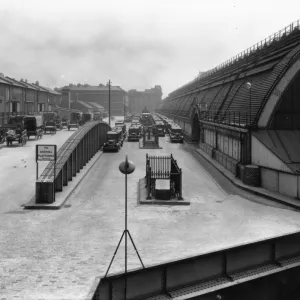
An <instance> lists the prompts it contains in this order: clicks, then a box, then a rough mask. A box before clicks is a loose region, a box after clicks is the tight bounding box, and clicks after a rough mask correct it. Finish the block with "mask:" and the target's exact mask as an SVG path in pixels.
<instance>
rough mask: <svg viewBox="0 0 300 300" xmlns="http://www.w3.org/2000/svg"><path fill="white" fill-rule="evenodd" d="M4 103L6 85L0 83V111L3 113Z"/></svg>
mask: <svg viewBox="0 0 300 300" xmlns="http://www.w3.org/2000/svg"><path fill="white" fill-rule="evenodd" d="M5 103H6V85H5V84H0V113H3V112H4V111H5V110H4V109H5Z"/></svg>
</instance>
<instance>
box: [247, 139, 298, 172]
mask: <svg viewBox="0 0 300 300" xmlns="http://www.w3.org/2000/svg"><path fill="white" fill-rule="evenodd" d="M251 153H252V158H251V162H252V164H254V165H258V166H264V167H266V168H270V169H275V170H279V171H283V172H288V173H293V172H292V171H291V169H290V168H289V167H288V166H287V165H286V164H285V163H284V162H283V161H281V160H280V159H279V158H278V157H277V156H275V154H273V152H271V151H270V150H269V149H268V148H267V147H266V146H265V145H264V144H262V143H261V142H260V141H259V140H258V139H257V138H256V137H255V136H253V135H252V139H251Z"/></svg>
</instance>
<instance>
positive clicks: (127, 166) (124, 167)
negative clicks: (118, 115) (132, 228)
mask: <svg viewBox="0 0 300 300" xmlns="http://www.w3.org/2000/svg"><path fill="white" fill-rule="evenodd" d="M119 170H120V172H121V173H123V174H125V230H124V231H123V234H122V236H121V238H120V241H119V244H118V246H117V249H116V251H115V253H114V255H113V258H112V260H111V262H110V264H109V267H108V269H107V271H106V274H105V277H106V276H107V274H108V271H109V269H110V267H111V265H112V263H113V260H114V258H115V256H116V254H117V251H118V249H119V246H120V244H121V242H122V239H123V236H124V235H125V286H124V295H125V300H126V299H127V235H128V236H129V237H130V240H131V242H132V245H133V247H134V249H135V252H136V253H137V255H138V257H139V260H140V262H141V264H142V266H143V268H145V266H144V264H143V262H142V259H141V257H140V255H139V253H138V251H137V249H136V247H135V244H134V242H133V239H132V237H131V234H130V232H129V230H128V229H127V175H128V174H131V173H133V172H134V170H135V165H134V164H133V162H131V161H129V160H128V158H127V155H126V158H125V161H123V162H121V163H120V165H119ZM105 277H104V278H105Z"/></svg>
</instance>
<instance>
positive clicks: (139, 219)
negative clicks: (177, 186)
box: [0, 138, 300, 300]
mask: <svg viewBox="0 0 300 300" xmlns="http://www.w3.org/2000/svg"><path fill="white" fill-rule="evenodd" d="M161 145H162V146H163V149H161V150H143V149H139V148H138V143H128V142H125V143H124V146H123V148H122V149H121V151H120V152H119V153H104V154H103V155H102V156H101V158H100V159H99V160H98V161H97V163H96V164H95V166H94V168H93V169H92V170H91V171H90V172H89V173H88V175H87V176H86V177H85V178H84V180H83V181H82V183H81V184H80V185H79V186H78V188H77V189H76V190H75V192H74V193H73V194H72V195H71V197H70V198H69V200H68V203H67V204H68V205H69V206H68V207H67V208H63V209H61V210H58V211H28V210H26V211H23V210H21V209H18V210H16V211H12V212H9V213H6V214H2V215H1V220H0V241H1V242H0V243H1V244H0V252H1V256H0V295H1V299H9V300H10V299H24V300H32V299H34V300H37V299H46V300H50V299H51V300H53V299H60V300H61V299H72V300H77V299H78V300H79V299H80V300H81V299H86V296H87V294H88V293H89V292H90V288H91V286H92V284H93V282H94V279H95V278H96V277H97V276H104V274H105V272H106V270H107V268H108V265H109V263H110V260H111V258H112V256H113V253H114V251H115V248H116V246H117V244H118V241H119V239H120V237H121V234H122V231H123V229H124V189H125V187H124V175H123V174H121V173H120V172H119V169H118V166H119V164H120V162H121V161H123V160H124V157H125V155H126V154H128V156H129V159H130V160H132V161H133V162H134V163H135V165H136V169H135V172H134V173H133V174H131V175H129V176H128V210H129V214H128V224H129V231H130V233H131V235H132V237H133V239H134V242H135V244H136V247H137V249H138V251H139V253H140V255H141V258H142V260H143V262H144V264H145V266H150V265H152V264H157V263H161V262H165V261H169V260H175V259H182V258H184V257H187V256H193V255H199V254H201V253H204V252H207V251H212V250H217V249H221V248H226V247H230V246H234V245H236V244H240V243H245V242H251V241H254V240H256V239H260V238H268V237H272V236H275V235H280V234H284V233H291V232H294V231H297V230H300V218H299V213H298V212H296V211H293V210H290V209H286V208H284V207H283V206H280V205H271V204H270V203H264V202H261V203H259V202H260V201H259V199H253V200H255V201H252V200H251V201H249V200H247V199H245V198H243V197H241V196H239V195H234V194H230V193H229V192H230V191H228V190H226V189H224V188H223V187H222V185H220V184H219V182H218V181H217V180H216V179H213V178H212V177H211V176H210V175H209V174H208V173H207V171H206V170H205V169H204V168H203V167H202V166H201V165H200V164H199V162H198V160H197V159H196V158H195V157H194V156H193V155H192V154H191V153H192V152H190V150H189V149H188V146H186V145H180V144H171V143H169V141H168V138H161ZM146 153H149V154H170V153H172V154H173V156H174V158H175V159H177V162H178V165H179V167H181V168H182V170H183V188H184V191H185V194H186V195H187V197H188V198H189V200H190V201H191V205H190V206H174V207H172V206H147V205H138V204H137V184H138V180H139V179H140V178H142V177H144V176H145V156H146ZM245 197H247V195H245ZM128 263H129V269H132V268H137V267H140V264H139V260H138V258H137V256H136V254H135V252H134V249H133V247H132V245H130V244H129V261H128ZM123 268H124V246H123V245H121V247H120V249H119V252H118V253H117V256H116V258H115V261H114V264H113V266H112V268H111V272H110V273H114V272H117V271H122V270H123Z"/></svg>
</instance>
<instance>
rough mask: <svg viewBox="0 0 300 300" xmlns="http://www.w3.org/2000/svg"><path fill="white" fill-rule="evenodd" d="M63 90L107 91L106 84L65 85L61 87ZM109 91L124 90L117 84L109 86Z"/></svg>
mask: <svg viewBox="0 0 300 300" xmlns="http://www.w3.org/2000/svg"><path fill="white" fill-rule="evenodd" d="M62 89H63V90H70V91H74V92H100V91H102V92H106V91H108V86H88V87H77V86H75V87H70V86H66V87H64V88H62ZM110 90H111V91H120V92H125V91H124V90H123V89H122V88H120V87H119V86H110Z"/></svg>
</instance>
